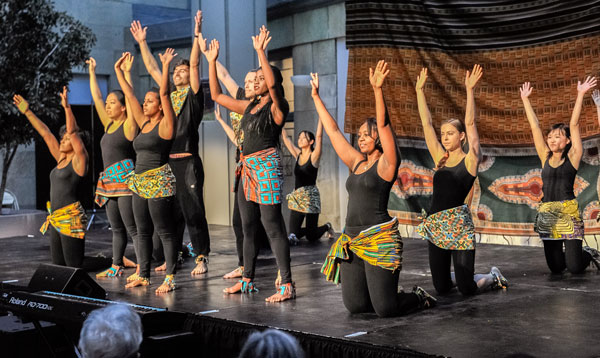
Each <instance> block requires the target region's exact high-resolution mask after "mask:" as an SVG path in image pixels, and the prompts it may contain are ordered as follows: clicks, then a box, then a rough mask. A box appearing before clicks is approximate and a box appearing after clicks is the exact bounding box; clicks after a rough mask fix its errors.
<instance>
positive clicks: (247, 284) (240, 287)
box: [223, 277, 258, 293]
mask: <svg viewBox="0 0 600 358" xmlns="http://www.w3.org/2000/svg"><path fill="white" fill-rule="evenodd" d="M223 292H225V293H253V292H258V289H257V288H256V286H254V282H252V280H251V279H249V278H245V277H244V278H243V279H241V280H239V281H238V283H236V284H235V285H233V286H231V287H229V288H225V289H223Z"/></svg>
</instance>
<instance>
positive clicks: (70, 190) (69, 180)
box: [50, 160, 83, 211]
mask: <svg viewBox="0 0 600 358" xmlns="http://www.w3.org/2000/svg"><path fill="white" fill-rule="evenodd" d="M82 179H83V177H80V176H79V175H77V173H75V170H74V169H73V160H71V162H70V163H69V164H67V166H66V167H64V168H58V166H56V167H54V169H52V171H51V172H50V208H51V209H52V211H54V210H56V209H60V208H62V207H65V206H67V205H69V204H72V203H74V202H76V201H78V200H79V199H78V198H77V188H78V187H79V183H81V180H82Z"/></svg>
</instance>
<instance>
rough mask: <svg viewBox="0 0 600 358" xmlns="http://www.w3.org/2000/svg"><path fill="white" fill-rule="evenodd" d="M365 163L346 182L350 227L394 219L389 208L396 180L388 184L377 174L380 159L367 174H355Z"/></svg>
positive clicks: (347, 218)
mask: <svg viewBox="0 0 600 358" xmlns="http://www.w3.org/2000/svg"><path fill="white" fill-rule="evenodd" d="M364 162H366V161H365V160H363V161H362V162H360V163H358V165H357V166H356V167H355V168H354V170H353V171H352V173H350V175H349V176H348V179H347V180H346V190H347V191H348V213H347V216H346V226H348V227H356V226H373V225H377V224H381V223H384V222H386V221H390V220H391V219H392V218H391V217H390V215H389V214H388V211H387V207H388V201H389V200H390V191H391V190H392V186H393V185H394V181H395V180H396V179H395V178H394V180H392V181H391V182H387V181H385V180H384V179H383V178H381V177H380V176H379V174H377V164H378V162H379V159H378V160H377V161H376V162H375V163H374V164H373V165H372V166H371V168H369V170H367V171H366V172H364V173H362V174H354V172H356V170H357V168H358V166H359V165H362V163H364Z"/></svg>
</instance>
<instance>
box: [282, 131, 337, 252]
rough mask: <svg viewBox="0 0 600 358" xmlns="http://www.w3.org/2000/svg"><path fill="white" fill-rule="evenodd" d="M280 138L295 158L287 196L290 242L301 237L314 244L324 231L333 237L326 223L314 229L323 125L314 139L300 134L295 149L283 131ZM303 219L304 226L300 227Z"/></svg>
mask: <svg viewBox="0 0 600 358" xmlns="http://www.w3.org/2000/svg"><path fill="white" fill-rule="evenodd" d="M281 138H282V139H283V144H285V147H286V148H287V149H288V151H289V152H290V154H292V156H293V157H294V159H296V165H295V166H294V176H295V178H296V180H295V184H294V191H293V192H291V193H290V194H288V195H287V200H288V208H289V209H290V221H289V229H288V239H289V240H290V243H292V244H297V243H298V240H299V239H301V238H302V237H304V236H306V239H308V241H317V240H319V239H320V238H321V236H323V234H324V233H325V232H327V233H328V236H329V238H330V239H331V238H333V236H334V235H335V231H333V228H332V226H331V224H330V223H327V224H325V225H322V226H318V223H319V214H320V213H321V195H320V193H319V189H318V188H317V174H318V172H319V160H320V159H321V148H322V147H323V124H322V123H321V121H319V123H318V124H317V136H316V138H315V135H314V134H313V133H312V132H309V131H302V132H300V134H298V146H297V147H296V146H295V145H294V143H292V141H291V140H290V139H289V138H288V136H287V133H286V132H285V131H282V132H281ZM301 163H302V164H301ZM305 218H306V227H302V222H303V221H304V219H305Z"/></svg>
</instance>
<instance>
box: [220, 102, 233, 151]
mask: <svg viewBox="0 0 600 358" xmlns="http://www.w3.org/2000/svg"><path fill="white" fill-rule="evenodd" d="M215 119H216V120H217V122H219V124H220V125H221V127H223V130H224V131H225V134H227V138H229V140H230V141H231V143H233V145H237V140H236V137H235V133H234V132H233V128H231V127H230V126H229V124H227V123H226V122H225V121H224V120H223V117H221V107H220V106H219V105H216V106H215Z"/></svg>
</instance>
